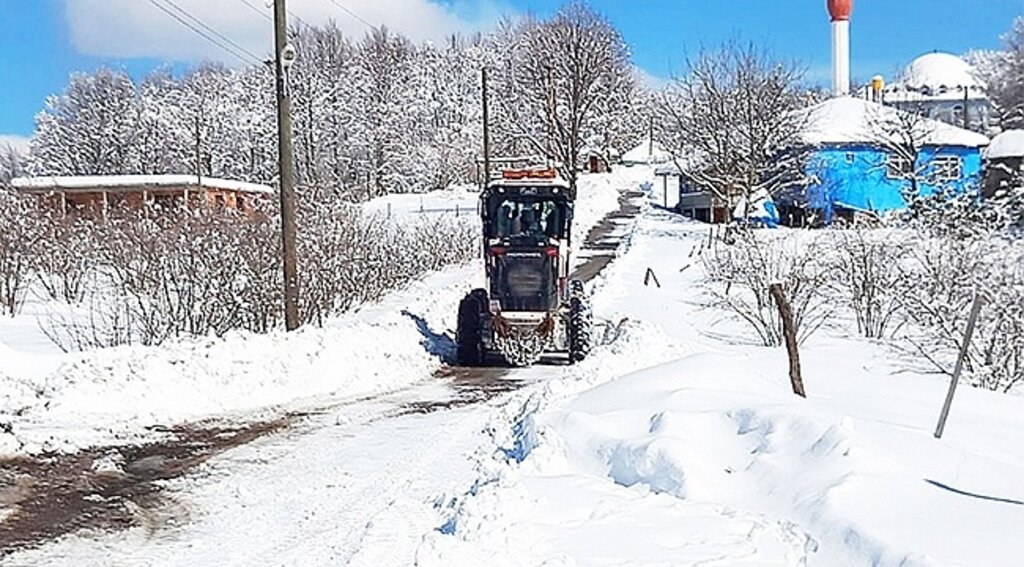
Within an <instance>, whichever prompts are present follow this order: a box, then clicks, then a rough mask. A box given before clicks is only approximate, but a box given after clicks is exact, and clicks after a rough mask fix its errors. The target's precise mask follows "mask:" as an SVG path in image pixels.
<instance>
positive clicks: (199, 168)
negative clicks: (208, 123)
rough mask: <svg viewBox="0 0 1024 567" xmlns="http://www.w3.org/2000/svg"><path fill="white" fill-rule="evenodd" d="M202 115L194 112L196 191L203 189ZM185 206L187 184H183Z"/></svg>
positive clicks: (186, 204) (186, 203)
mask: <svg viewBox="0 0 1024 567" xmlns="http://www.w3.org/2000/svg"><path fill="white" fill-rule="evenodd" d="M201 126H202V117H201V116H200V114H199V112H196V192H200V191H202V190H203V133H202V128H201ZM185 208H186V209H187V208H188V185H185Z"/></svg>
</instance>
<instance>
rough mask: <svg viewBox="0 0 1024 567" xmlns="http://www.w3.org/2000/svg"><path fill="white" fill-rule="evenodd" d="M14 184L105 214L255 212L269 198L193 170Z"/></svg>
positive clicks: (254, 188)
mask: <svg viewBox="0 0 1024 567" xmlns="http://www.w3.org/2000/svg"><path fill="white" fill-rule="evenodd" d="M11 185H12V187H13V188H14V190H15V191H16V192H18V193H20V194H23V195H34V196H37V197H39V198H40V199H41V200H42V202H43V203H44V204H45V205H47V206H50V207H52V208H54V209H56V210H59V211H60V212H61V214H63V215H68V214H80V215H85V216H99V217H105V216H106V215H107V214H108V213H109V212H110V211H113V210H116V209H127V210H140V209H143V208H144V207H145V206H147V205H153V206H156V207H180V206H185V207H202V206H207V207H212V208H217V209H231V210H236V211H240V212H243V213H246V214H252V213H255V212H257V211H258V210H259V209H260V204H261V203H262V202H265V201H267V200H269V199H270V198H271V196H272V195H273V194H274V189H273V188H271V187H268V186H266V185H258V184H255V183H246V182H242V181H232V180H228V179H217V178H213V177H199V176H195V175H104V176H73V177H19V178H16V179H14V180H13V181H12V182H11Z"/></svg>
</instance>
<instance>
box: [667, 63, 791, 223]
mask: <svg viewBox="0 0 1024 567" xmlns="http://www.w3.org/2000/svg"><path fill="white" fill-rule="evenodd" d="M802 78H803V73H802V71H801V70H800V69H799V68H798V67H797V66H795V65H793V64H788V63H784V62H781V61H778V60H776V59H775V58H773V57H772V56H771V55H770V54H769V53H767V52H764V51H762V50H760V49H759V48H757V47H756V46H754V45H753V44H749V45H745V46H744V45H740V44H737V43H726V44H725V45H723V46H722V47H720V48H718V49H716V50H713V51H704V52H702V53H700V54H699V55H697V56H696V57H695V58H693V59H690V60H689V61H688V64H687V73H686V75H685V76H683V77H681V78H678V79H676V80H675V83H674V85H673V87H671V88H670V89H668V91H667V92H666V93H664V94H663V96H662V98H661V101H660V110H661V113H662V114H663V116H664V118H665V120H666V122H667V124H666V129H667V130H668V133H669V134H670V136H671V138H672V140H673V146H674V148H673V149H674V150H675V151H674V153H675V155H677V156H689V160H690V163H687V164H677V165H680V168H681V169H683V170H684V171H686V172H687V174H688V175H689V176H690V177H691V178H692V179H693V180H694V181H695V182H696V183H697V185H699V186H700V187H701V188H704V189H706V190H710V191H711V192H712V193H713V194H714V195H715V196H716V197H718V198H719V199H720V200H722V201H724V202H725V203H726V205H727V206H729V207H730V208H731V207H732V206H734V205H735V204H736V202H737V201H738V200H739V199H745V200H746V201H747V202H749V200H750V198H751V197H752V196H753V195H755V194H757V193H758V192H760V191H767V192H768V193H769V194H775V193H777V192H778V191H780V190H782V189H783V188H786V187H790V186H792V185H793V184H794V183H796V182H797V181H798V180H799V179H800V178H801V177H802V176H803V162H804V157H805V155H804V152H803V151H802V150H800V148H801V147H802V146H803V144H802V143H801V140H800V134H801V133H802V131H803V129H804V127H805V125H806V120H807V115H806V113H801V112H798V111H799V110H800V109H801V108H804V107H805V106H806V105H807V101H808V98H807V97H806V95H805V94H804V92H803V91H802V90H801V88H800V81H801V80H802Z"/></svg>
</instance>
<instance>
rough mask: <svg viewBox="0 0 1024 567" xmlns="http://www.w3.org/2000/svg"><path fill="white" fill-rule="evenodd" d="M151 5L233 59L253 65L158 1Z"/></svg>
mask: <svg viewBox="0 0 1024 567" xmlns="http://www.w3.org/2000/svg"><path fill="white" fill-rule="evenodd" d="M149 3H150V4H152V5H154V6H156V7H157V8H159V9H160V11H161V12H163V13H165V14H167V15H168V16H170V17H172V18H174V19H175V20H177V21H178V23H180V24H181V25H183V26H185V27H187V28H188V29H190V30H192V31H193V32H195V33H196V34H197V35H199V36H201V37H203V38H204V39H206V40H207V41H209V42H210V43H212V44H214V45H216V46H217V47H219V48H221V49H223V50H224V51H226V52H227V53H229V54H231V55H232V56H233V57H235V58H236V59H238V60H239V61H241V62H242V63H247V64H251V63H253V61H251V60H249V59H248V58H247V57H245V56H244V55H243V54H241V53H239V52H238V51H235V50H234V49H232V48H231V47H230V46H228V45H225V44H224V43H222V42H221V41H218V40H217V38H215V37H213V36H211V35H209V34H207V33H206V32H204V31H203V30H201V29H199V28H197V27H196V26H194V25H192V24H191V23H189V22H188V21H187V20H185V19H183V18H182V17H181V16H179V15H177V14H175V13H174V12H172V11H170V10H169V9H167V7H166V6H164V5H162V4H159V3H158V2H157V1H156V0H149Z"/></svg>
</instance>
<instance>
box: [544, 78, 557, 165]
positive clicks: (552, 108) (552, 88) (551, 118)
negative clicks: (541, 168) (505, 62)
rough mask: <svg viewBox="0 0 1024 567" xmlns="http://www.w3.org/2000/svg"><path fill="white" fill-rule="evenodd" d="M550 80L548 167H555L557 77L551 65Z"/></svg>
mask: <svg viewBox="0 0 1024 567" xmlns="http://www.w3.org/2000/svg"><path fill="white" fill-rule="evenodd" d="M545 68H546V70H547V74H548V76H547V79H548V81H547V82H548V166H549V167H554V165H555V147H554V144H555V75H554V71H553V70H552V69H551V65H546V66H545Z"/></svg>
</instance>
